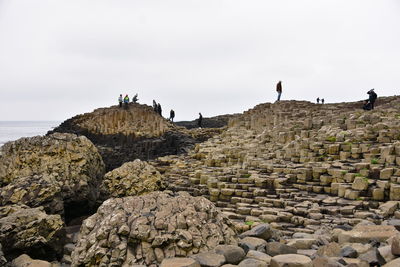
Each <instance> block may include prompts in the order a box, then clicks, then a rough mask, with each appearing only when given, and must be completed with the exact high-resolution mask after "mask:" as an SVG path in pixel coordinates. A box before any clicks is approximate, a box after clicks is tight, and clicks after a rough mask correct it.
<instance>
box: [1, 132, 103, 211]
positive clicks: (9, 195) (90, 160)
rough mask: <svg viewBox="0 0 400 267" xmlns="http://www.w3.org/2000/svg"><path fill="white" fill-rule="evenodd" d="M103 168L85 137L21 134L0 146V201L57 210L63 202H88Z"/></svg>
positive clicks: (96, 195)
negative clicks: (30, 135)
mask: <svg viewBox="0 0 400 267" xmlns="http://www.w3.org/2000/svg"><path fill="white" fill-rule="evenodd" d="M104 172H105V167H104V163H103V161H102V159H101V156H100V154H99V153H98V151H97V149H96V147H95V146H94V145H93V144H92V143H91V142H90V141H89V139H87V138H86V137H83V136H81V137H77V136H76V135H73V134H59V133H56V134H52V135H50V136H44V137H41V136H36V137H32V138H21V139H19V140H17V141H14V142H8V143H6V144H5V145H4V146H2V147H1V148H0V186H2V188H1V189H0V204H1V205H8V204H26V205H29V206H31V207H37V206H44V207H45V209H46V211H48V212H50V213H60V214H61V213H63V206H65V205H71V204H72V205H74V204H76V206H82V204H85V205H83V206H87V205H89V206H90V205H92V204H94V203H95V201H96V200H97V197H98V194H99V190H98V187H99V184H100V181H101V179H102V177H103V175H104ZM86 204H87V205H86Z"/></svg>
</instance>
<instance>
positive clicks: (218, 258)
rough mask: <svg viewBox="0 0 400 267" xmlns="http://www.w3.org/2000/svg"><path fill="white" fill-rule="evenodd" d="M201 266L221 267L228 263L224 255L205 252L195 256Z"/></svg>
mask: <svg viewBox="0 0 400 267" xmlns="http://www.w3.org/2000/svg"><path fill="white" fill-rule="evenodd" d="M193 258H194V259H195V260H196V261H197V262H199V263H200V265H201V266H206V267H219V266H221V265H222V264H224V263H225V262H226V260H225V257H224V255H221V254H217V253H215V252H211V251H209V252H203V253H199V254H196V255H194V256H193Z"/></svg>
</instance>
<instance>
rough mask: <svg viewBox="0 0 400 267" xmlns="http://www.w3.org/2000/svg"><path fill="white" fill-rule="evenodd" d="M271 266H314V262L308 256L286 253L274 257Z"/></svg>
mask: <svg viewBox="0 0 400 267" xmlns="http://www.w3.org/2000/svg"><path fill="white" fill-rule="evenodd" d="M270 267H313V263H312V260H311V259H310V258H309V257H307V256H304V255H297V254H286V255H277V256H274V257H272V259H271V264H270Z"/></svg>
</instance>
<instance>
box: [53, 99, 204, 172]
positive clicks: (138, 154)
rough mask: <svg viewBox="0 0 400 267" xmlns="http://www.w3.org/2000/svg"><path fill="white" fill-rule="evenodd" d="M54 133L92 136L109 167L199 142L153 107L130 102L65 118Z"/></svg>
mask: <svg viewBox="0 0 400 267" xmlns="http://www.w3.org/2000/svg"><path fill="white" fill-rule="evenodd" d="M53 132H64V133H74V134H77V135H84V136H86V137H88V138H89V139H90V140H91V141H92V142H93V143H94V144H95V145H96V146H97V148H98V149H99V151H100V154H101V155H102V157H103V160H104V162H105V163H106V167H107V170H108V171H110V170H113V169H115V168H117V167H119V166H121V165H122V164H123V163H124V162H129V161H133V160H135V159H142V160H148V159H153V158H155V157H158V156H163V155H169V154H179V153H183V152H187V150H188V149H190V148H192V147H193V146H194V144H195V143H196V142H197V141H196V139H195V136H193V135H191V134H190V133H189V132H188V131H187V130H186V129H184V128H181V127H177V126H175V125H174V124H172V123H171V122H169V121H168V120H166V119H164V118H163V117H161V116H160V115H159V114H158V113H156V112H154V111H153V109H152V108H151V107H150V106H147V105H141V104H137V103H135V104H133V103H130V104H129V106H128V108H127V109H124V108H119V107H118V106H112V107H110V108H100V109H96V110H95V111H93V112H91V113H85V114H82V115H77V116H75V117H73V118H71V119H68V120H66V121H64V122H63V123H62V124H61V125H60V126H59V127H57V128H55V129H54V130H53V131H51V132H50V133H53Z"/></svg>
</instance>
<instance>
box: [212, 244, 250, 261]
mask: <svg viewBox="0 0 400 267" xmlns="http://www.w3.org/2000/svg"><path fill="white" fill-rule="evenodd" d="M215 253H217V254H221V255H223V256H224V257H225V259H226V262H227V263H231V264H238V263H239V262H240V261H241V260H243V259H244V257H245V256H246V253H245V252H244V250H243V249H242V248H241V247H238V246H232V245H220V246H217V247H216V248H215Z"/></svg>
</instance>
